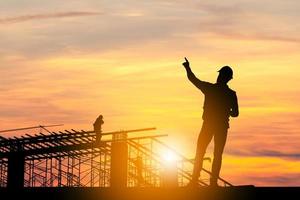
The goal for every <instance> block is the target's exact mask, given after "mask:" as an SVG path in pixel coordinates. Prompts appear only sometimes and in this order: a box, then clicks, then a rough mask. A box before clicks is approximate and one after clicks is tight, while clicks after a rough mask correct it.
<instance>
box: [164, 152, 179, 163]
mask: <svg viewBox="0 0 300 200" xmlns="http://www.w3.org/2000/svg"><path fill="white" fill-rule="evenodd" d="M162 157H163V159H164V160H165V161H167V162H174V161H176V160H177V156H176V154H175V153H174V152H173V151H171V150H167V151H165V152H164V153H163V155H162Z"/></svg>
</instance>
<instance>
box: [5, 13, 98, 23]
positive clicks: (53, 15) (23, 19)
mask: <svg viewBox="0 0 300 200" xmlns="http://www.w3.org/2000/svg"><path fill="white" fill-rule="evenodd" d="M100 14H102V13H101V12H88V11H71V12H57V13H48V14H34V15H21V16H16V17H8V18H2V19H0V24H13V23H20V22H26V21H32V20H41V19H52V18H67V17H81V16H92V15H100Z"/></svg>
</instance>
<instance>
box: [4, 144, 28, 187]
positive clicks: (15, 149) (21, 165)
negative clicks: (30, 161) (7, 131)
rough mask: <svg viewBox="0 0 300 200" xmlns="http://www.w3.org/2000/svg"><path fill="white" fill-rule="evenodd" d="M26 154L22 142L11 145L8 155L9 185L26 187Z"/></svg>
mask: <svg viewBox="0 0 300 200" xmlns="http://www.w3.org/2000/svg"><path fill="white" fill-rule="evenodd" d="M24 170H25V155H24V152H23V150H22V145H21V144H16V146H15V145H12V146H11V151H10V153H9V156H8V169H7V173H8V174H7V187H8V188H12V189H21V188H23V187H24Z"/></svg>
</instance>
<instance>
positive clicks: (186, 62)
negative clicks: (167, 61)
mask: <svg viewBox="0 0 300 200" xmlns="http://www.w3.org/2000/svg"><path fill="white" fill-rule="evenodd" d="M184 60H185V62H184V63H182V65H183V66H184V67H189V66H190V63H189V61H188V59H187V58H186V57H184Z"/></svg>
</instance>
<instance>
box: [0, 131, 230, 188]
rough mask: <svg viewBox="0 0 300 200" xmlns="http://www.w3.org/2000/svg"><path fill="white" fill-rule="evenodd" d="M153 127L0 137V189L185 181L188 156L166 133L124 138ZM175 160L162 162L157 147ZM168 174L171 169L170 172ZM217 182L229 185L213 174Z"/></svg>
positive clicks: (204, 174)
mask: <svg viewBox="0 0 300 200" xmlns="http://www.w3.org/2000/svg"><path fill="white" fill-rule="evenodd" d="M152 130H155V128H145V129H134V130H124V131H114V132H107V133H102V136H111V138H110V139H106V140H102V141H96V133H95V132H94V131H84V130H81V131H78V130H74V129H71V130H64V131H59V132H51V131H48V132H47V134H44V133H39V134H34V135H30V134H25V135H23V136H20V137H13V138H4V137H0V187H13V188H21V187H114V186H116V187H168V186H176V187H177V186H178V187H182V186H185V185H186V184H187V183H188V182H189V181H190V180H191V177H192V176H191V171H192V166H193V162H194V161H193V160H192V159H187V158H186V157H184V156H183V155H181V154H180V153H178V152H176V151H174V150H173V149H172V148H170V147H169V146H168V145H166V144H165V143H164V142H162V140H161V138H162V137H165V136H167V135H141V136H138V137H137V136H135V137H132V136H130V134H131V133H136V132H145V131H152ZM166 150H168V151H173V152H175V154H176V160H175V161H174V162H172V165H171V166H170V163H169V164H166V163H165V161H164V160H163V159H162V157H161V152H162V151H166ZM170 172H172V173H170ZM210 175H211V172H210V171H208V170H206V169H203V170H202V174H201V178H200V179H199V185H202V186H207V185H208V179H209V177H210ZM219 183H220V184H222V185H224V186H232V185H231V184H230V183H229V182H227V181H226V180H224V179H222V178H219Z"/></svg>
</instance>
